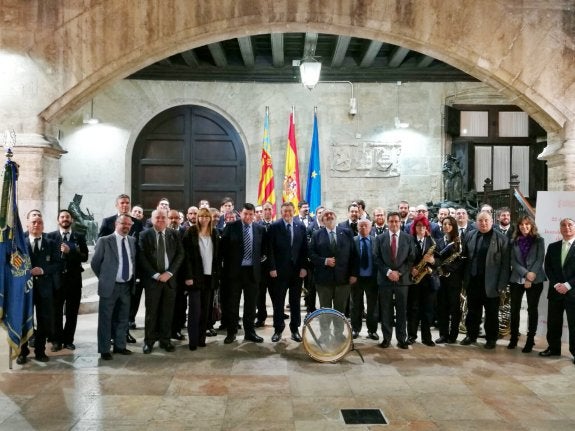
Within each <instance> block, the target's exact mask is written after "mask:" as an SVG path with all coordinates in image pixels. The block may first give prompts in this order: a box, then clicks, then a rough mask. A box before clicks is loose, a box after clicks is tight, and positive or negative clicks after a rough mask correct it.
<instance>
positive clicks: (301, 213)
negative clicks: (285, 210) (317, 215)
mask: <svg viewBox="0 0 575 431" xmlns="http://www.w3.org/2000/svg"><path fill="white" fill-rule="evenodd" d="M297 208H298V215H297V216H295V217H294V220H295V221H296V223H303V225H304V226H305V228H306V229H307V228H308V226H309V225H310V223H312V222H313V221H314V218H313V217H312V216H310V215H309V204H308V203H307V201H303V200H302V201H299V202H298V204H297Z"/></svg>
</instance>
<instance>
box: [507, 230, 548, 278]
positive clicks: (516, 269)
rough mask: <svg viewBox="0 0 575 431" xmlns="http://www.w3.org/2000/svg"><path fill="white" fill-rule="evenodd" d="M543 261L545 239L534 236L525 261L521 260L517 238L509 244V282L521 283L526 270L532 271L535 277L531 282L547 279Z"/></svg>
mask: <svg viewBox="0 0 575 431" xmlns="http://www.w3.org/2000/svg"><path fill="white" fill-rule="evenodd" d="M544 261H545V240H544V239H543V238H542V237H540V236H538V237H536V238H534V241H533V243H532V244H531V249H530V250H529V253H528V254H527V259H526V262H523V258H522V257H521V250H519V243H518V242H517V240H515V241H513V243H512V244H511V276H510V277H509V281H510V282H511V283H521V282H522V279H524V278H525V274H527V273H528V272H534V273H535V275H536V277H535V281H533V283H542V282H544V281H545V280H547V277H546V276H545V269H544V268H543V263H544Z"/></svg>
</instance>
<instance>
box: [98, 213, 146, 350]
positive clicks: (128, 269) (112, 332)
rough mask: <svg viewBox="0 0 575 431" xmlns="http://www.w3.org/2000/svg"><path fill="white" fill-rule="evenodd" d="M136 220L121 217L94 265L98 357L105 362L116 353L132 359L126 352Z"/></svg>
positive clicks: (103, 240) (100, 246)
mask: <svg viewBox="0 0 575 431" xmlns="http://www.w3.org/2000/svg"><path fill="white" fill-rule="evenodd" d="M132 224H133V221H132V218H131V217H130V216H129V215H127V214H120V215H119V216H118V217H117V218H116V221H115V225H116V230H115V231H114V233H112V234H110V235H106V236H103V237H101V238H100V239H98V242H97V243H96V249H95V251H94V256H93V257H92V261H91V262H90V265H91V267H92V269H93V270H94V273H95V274H96V276H97V277H98V295H99V296H100V301H99V303H98V353H100V356H101V358H102V359H103V360H110V359H112V353H111V352H110V347H111V346H110V344H111V343H110V340H111V339H112V338H113V339H114V349H113V352H114V353H116V354H120V355H130V354H131V353H132V352H131V351H130V350H128V349H127V348H126V337H125V334H126V331H127V330H128V318H129V315H130V297H131V291H132V289H133V288H134V284H135V281H136V277H135V275H134V274H135V269H136V240H135V239H134V237H132V236H130V235H129V232H130V229H131V227H132Z"/></svg>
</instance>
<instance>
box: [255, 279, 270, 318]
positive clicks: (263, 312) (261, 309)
mask: <svg viewBox="0 0 575 431" xmlns="http://www.w3.org/2000/svg"><path fill="white" fill-rule="evenodd" d="M270 285H271V278H270V277H269V275H267V274H266V275H264V276H262V281H261V282H260V284H259V288H258V298H257V310H258V311H257V316H256V318H257V320H258V322H265V320H266V319H267V318H268V310H267V307H266V300H267V293H268V287H269V286H270ZM270 296H271V295H270Z"/></svg>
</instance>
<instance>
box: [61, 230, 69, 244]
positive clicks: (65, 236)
mask: <svg viewBox="0 0 575 431" xmlns="http://www.w3.org/2000/svg"><path fill="white" fill-rule="evenodd" d="M62 241H64V242H68V232H64V234H63V235H62Z"/></svg>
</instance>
